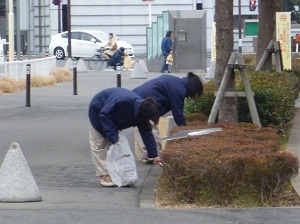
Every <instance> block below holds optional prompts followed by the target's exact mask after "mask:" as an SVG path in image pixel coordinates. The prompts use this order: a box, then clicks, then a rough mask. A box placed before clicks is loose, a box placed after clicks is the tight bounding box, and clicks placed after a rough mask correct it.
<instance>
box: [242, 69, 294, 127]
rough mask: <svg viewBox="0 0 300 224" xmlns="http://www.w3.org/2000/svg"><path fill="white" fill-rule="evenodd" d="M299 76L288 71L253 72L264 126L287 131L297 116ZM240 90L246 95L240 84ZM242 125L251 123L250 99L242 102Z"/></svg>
mask: <svg viewBox="0 0 300 224" xmlns="http://www.w3.org/2000/svg"><path fill="white" fill-rule="evenodd" d="M298 76H299V73H297V72H291V71H285V72H283V73H276V72H249V77H250V82H251V89H252V91H254V92H255V96H254V100H255V102H256V106H257V110H258V114H259V118H260V122H261V124H262V125H263V126H267V125H270V124H272V125H276V126H278V127H279V128H280V129H285V127H286V125H287V123H288V122H290V121H291V119H292V117H293V114H294V105H295V100H296V99H297V98H298V96H299V91H300V89H299V84H300V83H299V78H298ZM237 90H238V91H243V84H242V82H241V81H238V82H237ZM238 102H239V105H238V108H239V121H240V122H251V117H250V112H249V108H248V103H247V99H246V98H239V99H238Z"/></svg>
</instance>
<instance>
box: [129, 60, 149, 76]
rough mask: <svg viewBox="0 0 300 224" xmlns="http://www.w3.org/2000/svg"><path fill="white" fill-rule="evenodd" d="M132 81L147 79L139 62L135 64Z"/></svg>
mask: <svg viewBox="0 0 300 224" xmlns="http://www.w3.org/2000/svg"><path fill="white" fill-rule="evenodd" d="M130 78H131V79H146V78H147V77H146V75H145V72H144V71H143V69H142V68H141V65H140V63H139V62H137V63H135V65H134V68H133V71H132V73H131V75H130Z"/></svg>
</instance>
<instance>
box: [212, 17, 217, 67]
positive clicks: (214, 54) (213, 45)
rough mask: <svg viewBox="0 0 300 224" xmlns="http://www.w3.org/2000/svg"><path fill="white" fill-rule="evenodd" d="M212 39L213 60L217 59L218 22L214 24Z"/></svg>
mask: <svg viewBox="0 0 300 224" xmlns="http://www.w3.org/2000/svg"><path fill="white" fill-rule="evenodd" d="M211 32H212V35H211V36H212V40H211V62H216V61H217V37H216V22H213V24H212V29H211Z"/></svg>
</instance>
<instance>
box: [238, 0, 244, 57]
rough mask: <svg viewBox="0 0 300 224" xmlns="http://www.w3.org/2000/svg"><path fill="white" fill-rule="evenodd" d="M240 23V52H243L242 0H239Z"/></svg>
mask: <svg viewBox="0 0 300 224" xmlns="http://www.w3.org/2000/svg"><path fill="white" fill-rule="evenodd" d="M238 23H239V52H242V45H243V40H242V9H241V0H239V18H238Z"/></svg>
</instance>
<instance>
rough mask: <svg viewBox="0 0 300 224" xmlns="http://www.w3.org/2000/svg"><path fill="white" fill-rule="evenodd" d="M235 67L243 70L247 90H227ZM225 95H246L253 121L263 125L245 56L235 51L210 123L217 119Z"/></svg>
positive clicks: (210, 116) (227, 68)
mask: <svg viewBox="0 0 300 224" xmlns="http://www.w3.org/2000/svg"><path fill="white" fill-rule="evenodd" d="M236 61H238V64H235V62H236ZM234 69H239V70H240V72H241V77H242V81H243V84H244V89H245V92H225V91H226V88H227V85H228V81H229V78H230V75H231V74H232V72H234ZM225 96H228V97H234V96H240V97H244V96H246V97H247V102H248V106H249V110H250V114H251V118H252V122H253V123H254V124H256V125H257V126H258V127H261V124H260V120H259V116H258V112H257V109H256V104H255V101H254V94H253V92H252V91H251V86H250V81H249V78H248V74H247V72H246V70H245V62H244V59H243V56H242V54H241V53H234V52H232V53H231V56H230V58H229V61H228V65H227V67H226V70H225V74H224V76H223V78H222V82H221V84H220V88H219V90H218V92H217V93H216V99H215V102H214V104H213V107H212V110H211V113H210V115H209V118H208V123H214V122H215V121H216V118H217V114H218V111H219V108H220V104H221V101H222V99H223V97H225Z"/></svg>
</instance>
